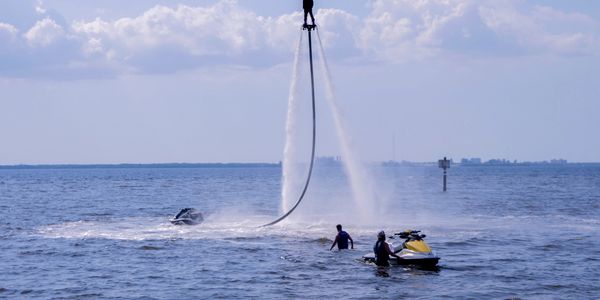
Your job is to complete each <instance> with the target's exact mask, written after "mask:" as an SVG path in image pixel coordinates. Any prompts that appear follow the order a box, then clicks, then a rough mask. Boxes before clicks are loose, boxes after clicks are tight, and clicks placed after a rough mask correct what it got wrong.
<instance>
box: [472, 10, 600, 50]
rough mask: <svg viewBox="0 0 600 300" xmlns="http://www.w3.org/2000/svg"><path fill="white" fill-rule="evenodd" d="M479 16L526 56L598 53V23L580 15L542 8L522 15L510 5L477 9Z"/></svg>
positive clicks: (599, 42)
mask: <svg viewBox="0 0 600 300" xmlns="http://www.w3.org/2000/svg"><path fill="white" fill-rule="evenodd" d="M479 13H480V15H481V18H482V20H483V22H484V23H485V24H486V25H487V26H488V27H489V28H490V29H492V30H493V31H494V32H495V33H496V34H498V36H499V37H501V38H504V39H506V40H509V41H514V42H515V43H517V44H518V45H520V46H521V47H523V48H524V49H527V50H528V51H530V52H543V53H556V54H589V55H597V54H598V53H599V50H600V40H599V36H598V23H597V22H596V21H595V20H594V19H592V18H590V17H589V16H586V15H583V14H580V13H565V12H561V11H558V10H555V9H553V8H550V7H544V6H534V7H533V8H532V10H531V11H526V12H523V11H519V10H518V8H516V7H515V6H514V5H512V4H511V3H510V2H509V3H503V4H498V3H495V4H494V5H489V6H481V7H480V8H479Z"/></svg>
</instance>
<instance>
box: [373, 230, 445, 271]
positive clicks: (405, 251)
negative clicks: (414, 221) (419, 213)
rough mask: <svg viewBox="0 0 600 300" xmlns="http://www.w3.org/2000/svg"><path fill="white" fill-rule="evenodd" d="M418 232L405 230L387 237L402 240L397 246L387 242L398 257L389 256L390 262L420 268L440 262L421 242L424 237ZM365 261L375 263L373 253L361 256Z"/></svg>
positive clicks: (427, 246)
mask: <svg viewBox="0 0 600 300" xmlns="http://www.w3.org/2000/svg"><path fill="white" fill-rule="evenodd" d="M419 232H421V231H419V230H406V231H403V232H399V233H394V235H393V236H390V237H388V239H395V237H396V236H397V237H398V238H400V239H404V240H405V241H404V242H403V243H400V244H399V245H394V244H393V243H390V242H388V244H389V245H390V248H391V249H392V251H394V253H395V254H396V255H398V256H400V258H399V259H396V258H395V257H392V256H390V261H391V262H397V264H399V265H413V266H420V267H429V268H431V267H435V266H436V265H437V263H438V261H439V260H440V257H439V256H437V255H436V254H435V253H434V252H433V251H431V248H429V245H427V243H425V241H424V240H423V239H424V238H425V237H426V235H424V234H419ZM363 259H364V260H365V261H370V262H374V261H375V253H367V254H365V255H364V256H363Z"/></svg>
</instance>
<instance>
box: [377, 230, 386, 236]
mask: <svg viewBox="0 0 600 300" xmlns="http://www.w3.org/2000/svg"><path fill="white" fill-rule="evenodd" d="M377 237H380V238H384V237H385V231H383V230H382V231H380V232H379V233H378V234H377Z"/></svg>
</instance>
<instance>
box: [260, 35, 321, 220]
mask: <svg viewBox="0 0 600 300" xmlns="http://www.w3.org/2000/svg"><path fill="white" fill-rule="evenodd" d="M316 29H317V25H314V24H313V25H308V24H304V25H303V26H302V30H306V31H307V33H308V57H309V60H310V86H311V93H312V94H311V96H312V150H311V154H310V166H309V168H308V176H307V177H306V182H305V183H304V188H303V189H302V193H301V194H300V197H299V198H298V201H296V204H294V206H292V208H291V209H290V210H289V211H288V212H287V213H285V214H284V215H283V216H281V217H279V218H278V219H277V220H275V221H273V222H271V223H268V224H265V225H262V226H261V227H266V226H271V225H275V224H277V223H279V222H281V221H282V220H283V219H285V218H287V217H288V216H289V215H290V214H291V213H292V212H293V211H294V210H295V209H296V207H298V205H299V204H300V202H302V199H304V196H305V195H306V191H307V190H308V185H309V184H310V178H311V176H312V171H313V166H314V163H315V146H316V139H317V111H316V105H315V77H314V71H313V53H312V35H311V32H312V31H313V30H316Z"/></svg>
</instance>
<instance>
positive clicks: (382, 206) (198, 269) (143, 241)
mask: <svg viewBox="0 0 600 300" xmlns="http://www.w3.org/2000/svg"><path fill="white" fill-rule="evenodd" d="M373 173H374V174H375V175H373V178H370V179H369V180H372V181H373V182H375V183H376V184H377V186H378V196H377V197H378V200H372V201H371V200H369V201H366V203H377V205H375V206H377V207H375V210H374V211H375V214H374V215H370V216H367V218H366V219H365V218H362V219H360V220H359V219H358V217H356V216H355V214H354V213H353V211H354V210H353V209H352V208H353V207H354V206H355V205H356V204H354V203H353V202H352V201H351V200H348V199H349V198H351V197H350V193H349V190H350V189H349V188H348V186H347V184H346V183H345V182H346V181H345V178H344V177H343V176H342V173H341V171H340V170H339V169H337V168H325V167H323V168H317V170H316V175H315V178H314V179H313V182H314V184H313V185H312V186H311V189H310V190H309V194H308V195H307V200H305V201H307V202H306V203H302V204H301V206H300V209H299V211H298V212H297V213H295V215H294V218H293V219H292V220H290V221H288V222H285V223H283V224H280V225H276V226H274V227H269V228H257V226H258V225H261V224H264V223H265V222H268V221H271V220H272V219H274V217H275V216H276V215H277V214H278V213H280V212H279V208H280V206H281V204H280V202H281V201H280V194H281V191H280V190H281V183H280V182H281V170H280V169H279V168H276V167H262V168H170V169H168V168H166V169H160V168H155V169H151V168H144V169H139V168H138V169H136V168H129V169H127V168H124V169H101V168H95V169H43V170H41V169H21V170H6V169H4V170H0V270H2V272H1V273H0V298H41V299H54V298H56V299H64V298H70V299H78V298H86V299H87V298H92V299H94V298H98V299H131V298H157V299H177V298H184V299H185V298H233V297H255V298H309V299H315V298H323V297H335V298H395V299H397V298H403V297H407V298H435V299H438V298H458V299H464V298H474V299H481V298H516V297H518V298H524V299H536V298H540V299H546V298H560V299H566V298H570V299H593V298H600V284H599V281H598V278H600V230H599V229H600V166H597V165H596V166H594V165H587V166H586V165H564V166H510V167H491V166H487V167H455V168H452V169H451V170H450V172H449V174H450V175H449V191H448V192H447V193H441V192H440V191H439V190H440V189H441V186H440V185H441V177H440V175H441V174H440V173H441V172H440V170H439V169H437V168H434V167H395V168H383V167H381V168H377V169H376V170H374V172H373ZM365 180H367V179H365ZM187 206H190V207H195V208H197V209H199V210H202V211H203V212H205V217H206V221H205V223H203V224H201V225H199V226H183V227H182V226H173V225H171V224H170V223H169V222H168V218H170V217H172V215H174V214H175V213H177V211H178V210H179V209H180V208H183V207H187ZM340 222H341V223H343V224H344V227H345V229H347V230H348V231H349V232H350V234H351V235H352V236H353V238H354V239H355V241H356V245H355V246H356V247H355V248H356V249H355V250H349V251H342V252H338V251H331V252H330V251H328V249H329V246H330V245H331V242H332V239H333V237H334V235H335V228H334V226H335V224H337V223H340ZM408 228H413V229H421V230H423V231H424V232H425V233H426V234H427V235H428V237H427V241H428V243H429V244H430V246H431V247H432V248H433V249H434V250H435V251H436V252H437V254H438V255H440V256H441V257H442V260H441V261H440V269H439V270H437V271H427V270H418V269H411V268H403V267H392V268H390V269H388V270H385V272H383V273H381V272H378V270H377V269H376V268H375V267H374V266H373V265H370V264H366V263H364V262H362V260H361V259H360V258H361V256H362V255H363V254H365V253H366V252H369V251H370V249H371V247H372V244H373V243H374V242H375V239H376V238H375V236H376V233H377V231H378V230H380V229H385V230H386V231H387V232H388V233H391V232H393V231H399V230H404V229H408Z"/></svg>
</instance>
